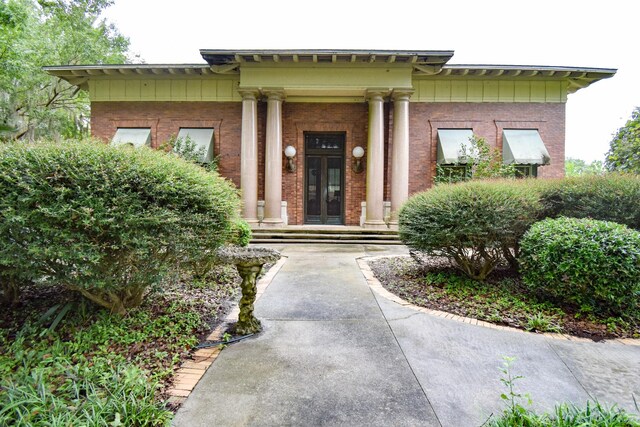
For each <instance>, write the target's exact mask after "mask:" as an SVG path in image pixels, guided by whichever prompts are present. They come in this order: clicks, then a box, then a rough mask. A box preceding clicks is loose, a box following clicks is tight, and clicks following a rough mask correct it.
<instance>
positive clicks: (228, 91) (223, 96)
mask: <svg viewBox="0 0 640 427" xmlns="http://www.w3.org/2000/svg"><path fill="white" fill-rule="evenodd" d="M232 93H233V81H232V80H219V81H218V97H219V98H220V100H222V101H230V100H232V98H233V95H232Z"/></svg>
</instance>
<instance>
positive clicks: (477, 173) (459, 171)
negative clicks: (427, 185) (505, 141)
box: [435, 135, 516, 184]
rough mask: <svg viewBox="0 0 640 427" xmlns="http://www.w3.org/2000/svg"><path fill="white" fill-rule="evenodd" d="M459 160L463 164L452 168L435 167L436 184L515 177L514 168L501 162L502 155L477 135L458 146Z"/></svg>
mask: <svg viewBox="0 0 640 427" xmlns="http://www.w3.org/2000/svg"><path fill="white" fill-rule="evenodd" d="M460 158H462V159H464V162H461V163H459V164H456V165H454V166H455V167H454V168H444V167H442V166H441V165H437V166H436V177H435V183H436V184H445V183H446V184H451V183H456V182H461V181H469V180H472V179H493V178H513V177H515V174H516V170H515V166H514V165H512V164H510V165H505V164H504V163H503V162H502V153H501V152H500V150H499V149H498V148H497V147H492V146H490V145H489V143H488V142H487V140H486V139H484V138H481V137H479V136H477V135H473V136H471V137H470V138H469V143H467V144H462V145H461V146H460Z"/></svg>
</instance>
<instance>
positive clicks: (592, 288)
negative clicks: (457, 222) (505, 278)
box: [520, 218, 640, 318]
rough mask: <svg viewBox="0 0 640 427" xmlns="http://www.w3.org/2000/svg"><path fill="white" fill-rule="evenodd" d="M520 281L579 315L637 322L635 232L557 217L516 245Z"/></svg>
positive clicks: (638, 244)
mask: <svg viewBox="0 0 640 427" xmlns="http://www.w3.org/2000/svg"><path fill="white" fill-rule="evenodd" d="M521 250H522V253H521V257H520V264H521V268H522V275H523V280H524V282H525V283H526V284H527V285H528V286H529V287H530V288H531V289H533V290H537V291H539V292H540V293H541V294H543V295H544V296H545V297H546V298H551V299H552V300H556V301H557V300H564V301H567V302H570V303H572V304H575V305H576V306H577V307H578V308H579V309H580V310H581V311H582V312H586V313H591V312H593V313H597V314H599V315H611V316H630V317H632V318H633V317H636V318H640V311H639V310H640V232H637V231H634V230H630V229H629V228H627V227H625V226H623V225H619V224H616V223H612V222H604V221H597V220H591V219H576V218H558V219H547V220H544V221H541V222H538V223H536V224H534V225H533V226H532V227H531V229H530V230H529V231H528V232H527V233H526V234H525V235H524V237H523V238H522V241H521Z"/></svg>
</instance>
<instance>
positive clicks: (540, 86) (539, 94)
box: [531, 81, 547, 102]
mask: <svg viewBox="0 0 640 427" xmlns="http://www.w3.org/2000/svg"><path fill="white" fill-rule="evenodd" d="M546 92H547V88H546V85H545V83H544V82H538V81H532V82H531V102H544V101H545V100H546V99H547V95H546Z"/></svg>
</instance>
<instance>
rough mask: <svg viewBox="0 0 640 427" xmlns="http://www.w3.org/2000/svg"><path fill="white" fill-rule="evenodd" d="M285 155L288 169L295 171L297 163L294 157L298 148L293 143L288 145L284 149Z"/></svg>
mask: <svg viewBox="0 0 640 427" xmlns="http://www.w3.org/2000/svg"><path fill="white" fill-rule="evenodd" d="M284 155H285V156H286V157H287V171H288V172H295V171H296V164H295V162H294V161H293V158H294V157H295V156H296V148H295V147H294V146H292V145H287V148H285V149H284Z"/></svg>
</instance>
